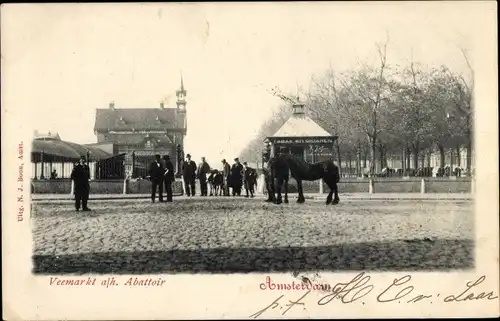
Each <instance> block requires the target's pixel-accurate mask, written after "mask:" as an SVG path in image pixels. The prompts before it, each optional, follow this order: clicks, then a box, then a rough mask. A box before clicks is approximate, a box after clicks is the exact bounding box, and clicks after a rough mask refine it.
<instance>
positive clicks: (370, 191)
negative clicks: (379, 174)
mask: <svg viewBox="0 0 500 321" xmlns="http://www.w3.org/2000/svg"><path fill="white" fill-rule="evenodd" d="M368 193H370V194H373V193H374V190H373V180H372V179H371V178H370V179H369V180H368Z"/></svg>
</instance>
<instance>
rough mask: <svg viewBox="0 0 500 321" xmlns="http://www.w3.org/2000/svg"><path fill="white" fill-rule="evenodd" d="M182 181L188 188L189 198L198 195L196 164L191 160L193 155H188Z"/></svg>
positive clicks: (184, 164) (183, 168) (183, 167)
mask: <svg viewBox="0 0 500 321" xmlns="http://www.w3.org/2000/svg"><path fill="white" fill-rule="evenodd" d="M182 179H183V180H184V186H185V188H186V195H187V196H195V195H196V163H195V162H194V161H192V160H191V155H190V154H187V155H186V160H185V161H184V163H183V164H182Z"/></svg>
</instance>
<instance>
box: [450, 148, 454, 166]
mask: <svg viewBox="0 0 500 321" xmlns="http://www.w3.org/2000/svg"><path fill="white" fill-rule="evenodd" d="M453 163H454V162H453V148H450V171H451V172H453Z"/></svg>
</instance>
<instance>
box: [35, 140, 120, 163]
mask: <svg viewBox="0 0 500 321" xmlns="http://www.w3.org/2000/svg"><path fill="white" fill-rule="evenodd" d="M42 153H43V155H44V157H45V156H47V157H60V158H64V159H68V160H78V159H80V157H81V156H87V153H88V155H89V161H100V160H104V159H108V158H111V157H113V156H115V155H113V154H109V153H107V152H105V151H103V150H102V149H99V148H97V147H93V146H84V145H80V144H76V143H72V142H66V141H61V140H52V139H51V140H41V139H35V140H33V144H32V149H31V154H32V155H33V154H34V155H37V156H41V154H42ZM37 158H38V157H37Z"/></svg>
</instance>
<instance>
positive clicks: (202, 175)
mask: <svg viewBox="0 0 500 321" xmlns="http://www.w3.org/2000/svg"><path fill="white" fill-rule="evenodd" d="M209 173H210V165H208V163H207V162H206V160H205V157H202V158H201V163H200V165H199V167H198V172H197V173H196V176H197V177H198V180H199V181H200V190H201V196H207V195H208V188H207V174H209Z"/></svg>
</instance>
